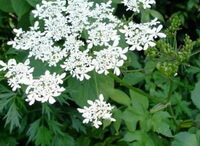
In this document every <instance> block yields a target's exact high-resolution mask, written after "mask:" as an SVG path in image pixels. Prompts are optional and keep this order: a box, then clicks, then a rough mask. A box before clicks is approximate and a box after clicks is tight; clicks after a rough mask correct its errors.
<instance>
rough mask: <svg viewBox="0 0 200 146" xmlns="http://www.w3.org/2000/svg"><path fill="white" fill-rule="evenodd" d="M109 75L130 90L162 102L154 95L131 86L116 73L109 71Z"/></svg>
mask: <svg viewBox="0 0 200 146" xmlns="http://www.w3.org/2000/svg"><path fill="white" fill-rule="evenodd" d="M109 76H110V77H111V78H113V79H114V80H115V81H116V82H118V83H120V84H121V85H123V86H124V87H126V88H128V89H130V90H132V91H134V92H137V93H139V94H141V95H144V96H146V97H148V98H149V99H150V100H152V101H155V102H163V100H162V99H159V98H156V97H154V96H151V95H149V94H147V93H145V92H144V91H142V90H141V89H138V88H135V87H133V86H132V85H131V84H129V83H127V82H126V81H123V80H121V79H120V78H119V77H117V76H116V75H114V74H113V73H111V72H109Z"/></svg>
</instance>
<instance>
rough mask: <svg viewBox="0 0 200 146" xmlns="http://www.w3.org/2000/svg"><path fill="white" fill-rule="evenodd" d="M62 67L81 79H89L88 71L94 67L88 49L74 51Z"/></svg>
mask: <svg viewBox="0 0 200 146" xmlns="http://www.w3.org/2000/svg"><path fill="white" fill-rule="evenodd" d="M61 67H62V68H64V69H65V70H66V71H69V72H70V73H71V74H72V76H73V77H77V79H79V80H80V81H82V80H83V79H89V78H90V76H89V75H88V72H90V71H92V70H93V69H94V66H93V64H92V57H90V56H89V55H88V52H87V51H84V52H81V51H77V52H73V53H72V54H71V55H70V56H69V58H67V59H66V60H65V62H64V64H63V65H61Z"/></svg>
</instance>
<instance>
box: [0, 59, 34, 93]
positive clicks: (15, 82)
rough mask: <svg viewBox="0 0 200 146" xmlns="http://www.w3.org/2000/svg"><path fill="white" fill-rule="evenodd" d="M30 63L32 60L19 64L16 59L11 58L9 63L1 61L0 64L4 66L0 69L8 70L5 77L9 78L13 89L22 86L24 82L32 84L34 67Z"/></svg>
mask: <svg viewBox="0 0 200 146" xmlns="http://www.w3.org/2000/svg"><path fill="white" fill-rule="evenodd" d="M29 63H30V61H29V60H26V61H25V62H24V63H18V64H17V62H16V60H15V59H10V60H9V61H8V63H7V64H6V63H4V62H3V61H0V66H2V68H1V69H0V71H7V73H6V74H5V77H6V78H8V84H9V86H10V87H11V88H12V90H13V91H16V89H18V88H21V85H22V84H24V85H29V84H32V80H33V76H32V73H33V70H34V68H31V67H30V66H28V65H29Z"/></svg>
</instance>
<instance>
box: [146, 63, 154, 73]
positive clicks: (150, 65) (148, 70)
mask: <svg viewBox="0 0 200 146" xmlns="http://www.w3.org/2000/svg"><path fill="white" fill-rule="evenodd" d="M155 68H156V64H155V62H153V61H148V62H147V63H146V64H145V67H144V71H145V73H146V74H150V73H152V72H153V71H154V69H155Z"/></svg>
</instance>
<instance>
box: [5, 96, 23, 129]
mask: <svg viewBox="0 0 200 146" xmlns="http://www.w3.org/2000/svg"><path fill="white" fill-rule="evenodd" d="M14 98H17V97H14ZM20 118H21V115H20V113H19V109H18V107H17V105H16V104H15V102H14V101H13V103H12V104H11V105H10V106H9V109H8V112H7V114H6V115H5V117H4V119H6V123H5V125H7V124H10V132H12V130H13V128H14V127H19V128H20V127H21V125H20V122H19V120H20Z"/></svg>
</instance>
